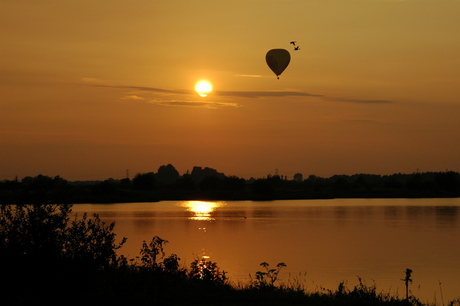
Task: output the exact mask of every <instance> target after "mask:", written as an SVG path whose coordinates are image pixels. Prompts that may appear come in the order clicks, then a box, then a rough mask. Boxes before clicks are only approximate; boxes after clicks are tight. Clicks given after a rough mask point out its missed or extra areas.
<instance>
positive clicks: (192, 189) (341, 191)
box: [0, 164, 460, 204]
mask: <svg viewBox="0 0 460 306" xmlns="http://www.w3.org/2000/svg"><path fill="white" fill-rule="evenodd" d="M459 196H460V174H459V173H457V172H453V171H446V172H425V173H412V174H401V173H398V174H393V175H375V174H355V175H334V176H332V177H329V178H322V177H318V176H315V175H310V176H308V177H307V178H305V179H304V177H303V175H302V174H301V173H296V174H295V175H294V177H293V178H292V179H288V178H287V177H286V176H282V175H281V176H280V175H273V176H272V175H267V176H266V177H264V178H257V179H255V178H251V179H248V180H245V179H242V178H238V177H236V176H226V175H225V174H223V173H220V172H217V171H216V170H214V169H211V168H201V167H194V168H193V170H192V172H187V173H185V174H183V175H180V174H179V172H178V171H177V170H176V169H175V168H174V166H172V165H170V164H169V165H166V166H161V167H160V168H159V169H158V171H157V172H156V173H154V172H148V173H139V174H137V175H136V176H135V177H134V178H133V179H130V178H124V179H121V180H115V179H107V180H104V181H79V182H69V181H67V180H65V179H63V178H61V177H59V176H56V177H53V178H52V177H48V176H44V175H38V176H36V177H25V178H23V179H21V180H19V179H14V180H4V181H0V203H4V204H12V203H113V202H117V203H119V202H155V201H161V200H276V199H325V198H430V197H459Z"/></svg>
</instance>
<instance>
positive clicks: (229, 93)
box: [214, 90, 323, 98]
mask: <svg viewBox="0 0 460 306" xmlns="http://www.w3.org/2000/svg"><path fill="white" fill-rule="evenodd" d="M214 94H215V95H216V96H227V97H242V98H261V97H289V96H291V97H292V96H294V97H323V95H318V94H311V93H307V92H302V91H282V90H280V91H215V93H214Z"/></svg>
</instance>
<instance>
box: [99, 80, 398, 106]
mask: <svg viewBox="0 0 460 306" xmlns="http://www.w3.org/2000/svg"><path fill="white" fill-rule="evenodd" d="M90 83H91V84H90V86H94V87H101V88H113V89H122V90H130V91H135V92H144V93H157V94H165V95H195V94H196V92H195V91H194V90H187V89H164V88H157V87H147V86H129V85H108V84H94V82H90ZM212 95H213V96H216V97H239V98H249V99H254V98H265V97H312V98H321V99H323V100H325V101H332V102H341V103H359V104H388V103H393V101H390V100H385V99H352V98H345V97H333V96H328V95H324V94H314V93H309V92H304V91H293V90H266V91H231V90H215V91H213V93H212ZM120 99H124V100H142V99H144V100H145V98H143V97H140V96H138V95H136V94H132V95H125V96H124V97H122V98H120ZM149 103H154V104H158V105H164V106H184V107H205V108H212V109H218V108H225V107H239V106H238V104H237V103H226V102H216V101H206V102H202V101H200V102H197V101H182V100H181V101H179V100H161V99H154V100H150V102H149Z"/></svg>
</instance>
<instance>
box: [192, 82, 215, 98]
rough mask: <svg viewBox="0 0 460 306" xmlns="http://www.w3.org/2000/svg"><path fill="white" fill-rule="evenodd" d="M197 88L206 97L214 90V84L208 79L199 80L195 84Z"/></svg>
mask: <svg viewBox="0 0 460 306" xmlns="http://www.w3.org/2000/svg"><path fill="white" fill-rule="evenodd" d="M195 90H196V92H197V93H198V94H199V95H200V96H201V97H206V96H207V95H208V94H209V93H210V92H211V91H212V84H211V83H209V82H208V81H199V82H198V83H196V85H195Z"/></svg>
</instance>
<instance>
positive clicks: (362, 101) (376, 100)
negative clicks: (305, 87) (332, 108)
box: [325, 97, 393, 104]
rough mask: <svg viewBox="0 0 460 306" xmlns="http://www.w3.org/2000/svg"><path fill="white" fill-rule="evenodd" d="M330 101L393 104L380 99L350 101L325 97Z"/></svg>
mask: <svg viewBox="0 0 460 306" xmlns="http://www.w3.org/2000/svg"><path fill="white" fill-rule="evenodd" d="M325 99H326V100H329V101H338V102H347V103H362V104H386V103H393V101H390V100H379V99H349V98H340V97H325Z"/></svg>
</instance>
